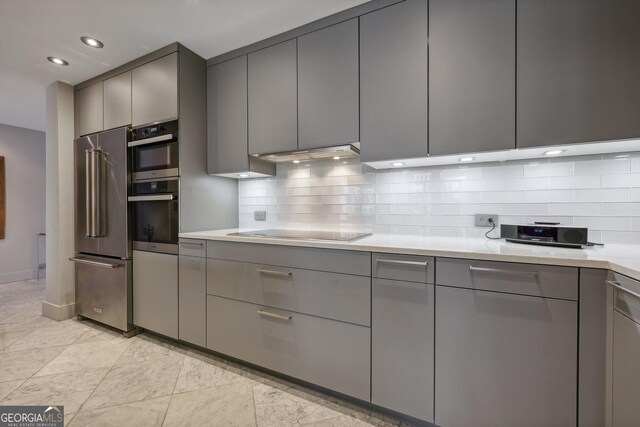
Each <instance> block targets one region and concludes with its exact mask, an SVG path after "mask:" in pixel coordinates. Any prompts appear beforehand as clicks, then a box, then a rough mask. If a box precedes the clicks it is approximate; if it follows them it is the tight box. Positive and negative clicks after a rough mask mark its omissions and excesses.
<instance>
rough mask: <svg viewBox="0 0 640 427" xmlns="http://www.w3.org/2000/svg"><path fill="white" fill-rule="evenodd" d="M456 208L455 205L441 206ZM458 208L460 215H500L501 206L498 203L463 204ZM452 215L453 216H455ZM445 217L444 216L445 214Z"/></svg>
mask: <svg viewBox="0 0 640 427" xmlns="http://www.w3.org/2000/svg"><path fill="white" fill-rule="evenodd" d="M443 206H456V205H443ZM457 206H458V212H459V213H460V215H475V214H477V213H490V214H491V213H494V214H495V213H497V214H500V213H502V205H501V204H500V203H465V204H461V205H457ZM456 214H457V213H454V214H453V215H456ZM445 215H446V214H445Z"/></svg>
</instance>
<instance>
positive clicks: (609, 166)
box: [575, 158, 631, 175]
mask: <svg viewBox="0 0 640 427" xmlns="http://www.w3.org/2000/svg"><path fill="white" fill-rule="evenodd" d="M629 172H631V160H630V159H628V158H624V159H600V160H582V161H578V162H576V163H575V175H608V174H619V173H629Z"/></svg>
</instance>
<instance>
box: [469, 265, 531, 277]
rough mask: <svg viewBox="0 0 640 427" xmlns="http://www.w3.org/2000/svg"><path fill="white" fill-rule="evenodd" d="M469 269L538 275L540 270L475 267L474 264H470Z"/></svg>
mask: <svg viewBox="0 0 640 427" xmlns="http://www.w3.org/2000/svg"><path fill="white" fill-rule="evenodd" d="M469 270H470V271H479V272H484V273H502V274H514V275H523V276H534V277H538V272H537V271H527V270H522V271H520V270H505V269H502V268H490V267H475V266H473V265H470V266H469Z"/></svg>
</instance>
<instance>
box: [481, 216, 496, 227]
mask: <svg viewBox="0 0 640 427" xmlns="http://www.w3.org/2000/svg"><path fill="white" fill-rule="evenodd" d="M489 219H492V220H493V224H496V225H497V224H498V214H476V227H493V224H492V223H491V222H489Z"/></svg>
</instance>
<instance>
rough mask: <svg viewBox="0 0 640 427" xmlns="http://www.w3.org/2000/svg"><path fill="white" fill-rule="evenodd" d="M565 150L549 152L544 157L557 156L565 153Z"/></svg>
mask: <svg viewBox="0 0 640 427" xmlns="http://www.w3.org/2000/svg"><path fill="white" fill-rule="evenodd" d="M564 151H565V150H549V151H545V152H544V153H542V155H543V156H557V155H558V154H562V153H564Z"/></svg>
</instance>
